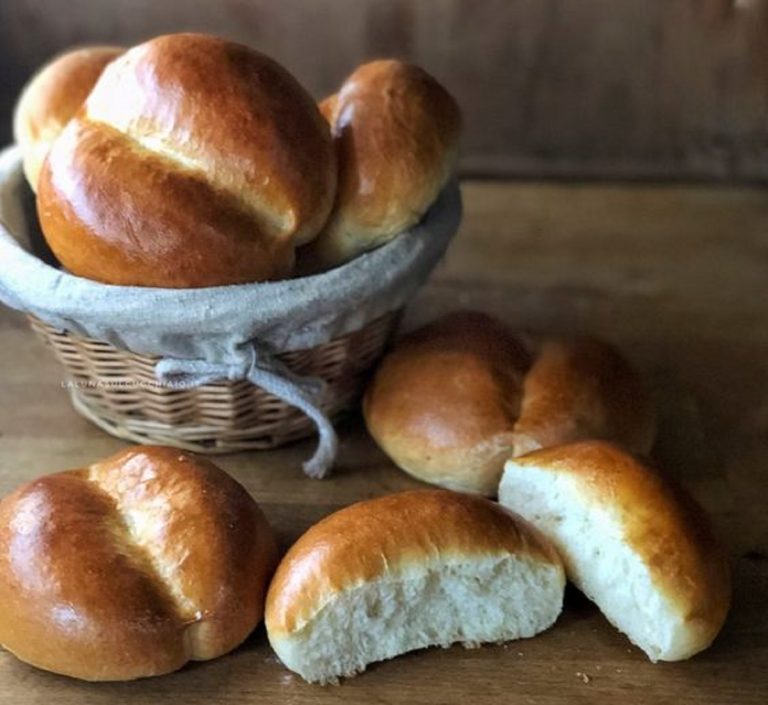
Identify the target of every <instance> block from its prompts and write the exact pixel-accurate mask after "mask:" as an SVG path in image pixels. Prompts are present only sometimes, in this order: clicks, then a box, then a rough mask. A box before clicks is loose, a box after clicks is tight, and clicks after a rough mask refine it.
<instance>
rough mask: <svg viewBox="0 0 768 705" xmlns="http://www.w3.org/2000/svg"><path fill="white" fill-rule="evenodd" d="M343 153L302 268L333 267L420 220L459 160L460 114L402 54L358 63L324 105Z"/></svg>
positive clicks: (446, 95)
mask: <svg viewBox="0 0 768 705" xmlns="http://www.w3.org/2000/svg"><path fill="white" fill-rule="evenodd" d="M321 110H322V112H323V114H324V115H325V116H326V118H327V119H328V121H329V123H330V125H331V130H332V132H333V136H334V141H335V143H336V150H337V153H338V160H339V186H338V191H337V195H336V204H335V206H334V208H333V212H332V214H331V217H330V219H329V220H328V223H327V224H326V226H325V227H324V229H323V231H322V233H321V234H320V235H319V237H318V238H317V239H316V240H315V241H314V242H312V243H311V244H310V245H308V246H307V247H306V248H303V249H302V250H301V251H300V261H299V267H300V270H301V271H306V272H312V271H320V270H323V269H329V268H331V267H335V266H337V265H339V264H342V263H344V262H347V261H348V260H350V259H352V258H354V257H356V256H357V255H359V254H361V253H363V252H366V251H367V250H371V249H373V248H375V247H378V246H379V245H382V244H384V243H385V242H388V241H389V240H391V239H392V238H393V237H394V236H395V235H398V234H399V233H401V232H403V231H404V230H406V229H408V228H409V227H411V226H412V225H415V224H416V223H417V222H418V221H419V220H421V218H422V216H423V215H424V214H425V213H426V211H427V210H428V209H429V206H430V205H432V203H433V202H434V201H435V199H436V198H437V196H438V194H439V193H440V190H441V189H442V188H443V186H445V184H446V182H447V181H448V178H449V177H450V175H451V173H452V170H453V168H454V164H455V161H456V154H457V150H458V140H459V132H460V130H461V114H460V112H459V108H458V106H457V105H456V102H455V101H454V99H453V98H452V97H451V95H450V94H449V93H448V92H447V91H446V90H445V89H444V88H443V87H442V86H441V85H440V84H439V83H438V82H437V81H436V80H435V79H434V78H432V77H431V76H430V75H429V74H427V73H426V72H425V71H423V70H422V69H420V68H418V67H416V66H411V65H409V64H405V63H403V62H401V61H393V60H380V61H373V62H371V63H368V64H364V65H363V66H360V67H359V68H358V69H357V70H356V71H355V72H354V73H353V74H352V75H351V76H350V77H349V78H348V79H347V80H346V81H345V82H344V84H343V85H342V87H341V89H340V90H339V92H338V94H336V95H333V96H331V97H330V98H328V99H326V100H325V101H324V102H323V103H322V104H321Z"/></svg>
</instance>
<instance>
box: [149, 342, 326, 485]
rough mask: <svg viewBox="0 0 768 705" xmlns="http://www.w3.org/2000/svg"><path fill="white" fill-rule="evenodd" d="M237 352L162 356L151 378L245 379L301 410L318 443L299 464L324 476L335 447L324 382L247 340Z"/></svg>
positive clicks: (180, 382)
mask: <svg viewBox="0 0 768 705" xmlns="http://www.w3.org/2000/svg"><path fill="white" fill-rule="evenodd" d="M237 352H238V355H237V357H236V358H234V359H232V360H231V361H228V362H210V361H208V360H183V359H177V358H171V357H166V358H163V359H162V360H160V361H159V362H158V363H157V364H156V365H155V377H157V380H158V381H159V382H160V383H161V384H164V385H166V386H169V387H175V388H177V389H180V388H181V389H184V388H190V387H199V386H201V385H203V384H209V383H210V382H216V381H219V380H222V379H226V380H230V381H233V382H235V381H239V380H243V379H247V380H248V381H249V382H251V384H254V385H256V386H257V387H261V388H262V389H263V390H264V391H266V392H268V393H269V394H273V395H274V396H276V397H278V398H279V399H281V400H282V401H284V402H285V403H286V404H290V405H291V406H294V407H296V408H297V409H299V410H301V411H303V412H304V413H305V414H306V415H307V416H308V417H309V418H310V419H311V420H312V421H313V422H314V423H315V425H316V426H317V432H318V436H319V442H318V444H317V449H316V450H315V453H314V455H313V456H312V457H311V458H310V459H309V460H307V461H305V462H304V463H303V464H302V467H303V468H304V472H305V473H306V474H307V475H308V476H309V477H312V478H315V479H318V480H319V479H322V478H324V477H326V476H327V475H328V473H329V472H330V469H331V468H332V467H333V463H334V461H335V459H336V452H337V449H338V438H337V436H336V431H335V430H334V428H333V425H332V424H331V421H330V419H329V418H328V416H327V415H326V414H325V412H324V411H323V410H322V407H321V404H322V401H323V398H324V396H325V392H326V388H327V386H328V385H327V384H326V383H325V381H324V380H322V379H320V378H318V377H303V376H301V375H297V374H295V373H294V372H292V371H291V370H290V369H288V367H286V366H285V365H284V364H283V363H282V362H280V361H279V360H278V359H277V358H276V357H275V356H274V355H273V354H272V353H271V352H270V351H268V350H265V349H263V348H261V347H260V346H259V345H258V344H257V343H250V344H248V345H247V346H245V347H244V348H241V349H239V350H238V351H237Z"/></svg>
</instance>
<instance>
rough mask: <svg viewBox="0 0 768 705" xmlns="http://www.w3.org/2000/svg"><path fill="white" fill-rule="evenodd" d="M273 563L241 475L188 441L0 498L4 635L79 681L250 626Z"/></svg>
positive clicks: (233, 642)
mask: <svg viewBox="0 0 768 705" xmlns="http://www.w3.org/2000/svg"><path fill="white" fill-rule="evenodd" d="M276 562H277V549H276V546H275V541H274V538H273V536H272V531H271V529H270V527H269V525H268V524H267V521H266V519H265V518H264V515H263V514H262V513H261V510H260V509H259V508H258V506H257V505H256V503H255V502H254V501H253V500H252V499H251V497H250V496H249V495H248V493H247V492H246V491H245V490H244V489H243V487H242V486H241V485H239V484H238V483H237V482H235V481H234V480H233V479H232V478H231V477H229V476H228V475H227V474H226V473H224V472H223V471H221V470H219V469H218V468H217V467H216V466H215V465H213V464H212V463H210V462H208V461H207V460H203V459H202V458H198V457H196V456H194V455H191V454H189V453H185V452H183V451H179V450H176V449H173V448H164V447H156V446H155V447H152V446H149V447H142V446H137V447H134V448H131V449H129V450H126V451H123V452H121V453H118V454H117V455H115V456H113V457H111V458H108V459H106V460H104V461H102V462H99V463H95V464H94V465H91V466H90V467H88V468H85V469H81V470H70V471H67V472H61V473H58V474H55V475H47V476H45V477H41V478H39V479H37V480H34V481H32V482H30V483H28V484H26V485H24V486H22V487H20V488H19V489H18V490H16V491H15V492H14V493H13V494H11V495H10V496H8V497H6V498H5V499H4V500H3V501H2V502H0V604H2V606H3V609H2V610H0V643H2V645H3V646H4V647H5V648H7V649H8V650H9V651H11V652H13V653H14V654H15V655H16V656H17V657H18V658H20V659H21V660H22V661H26V662H28V663H31V664H32V665H34V666H38V667H39V668H44V669H46V670H49V671H54V672H56V673H62V674H65V675H68V676H73V677H75V678H83V679H86V680H94V681H99V680H101V681H103V680H129V679H134V678H143V677H147V676H155V675H160V674H163V673H168V672H170V671H174V670H176V669H178V668H181V666H183V665H184V664H185V663H186V662H187V661H189V660H206V659H212V658H215V657H217V656H220V655H222V654H225V653H227V652H228V651H230V650H232V649H234V648H235V647H236V646H238V645H239V644H240V643H241V642H242V641H243V640H244V639H245V638H246V637H247V636H248V634H250V632H251V631H252V630H253V628H254V627H255V626H256V624H257V623H258V622H259V621H260V620H261V618H262V615H263V606H264V596H265V593H266V587H267V582H268V580H269V578H270V576H271V574H272V571H273V569H274V567H275V565H276Z"/></svg>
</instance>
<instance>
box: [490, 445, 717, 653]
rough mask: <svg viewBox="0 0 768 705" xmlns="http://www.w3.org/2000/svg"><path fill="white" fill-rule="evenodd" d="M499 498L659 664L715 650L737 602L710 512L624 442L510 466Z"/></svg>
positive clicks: (556, 451)
mask: <svg viewBox="0 0 768 705" xmlns="http://www.w3.org/2000/svg"><path fill="white" fill-rule="evenodd" d="M499 501H500V502H501V503H502V504H503V505H505V506H506V507H509V508H510V509H512V510H513V511H515V512H518V513H519V514H521V515H522V516H523V517H524V518H526V519H527V520H528V521H530V522H531V523H533V524H534V525H535V526H536V527H537V528H538V529H540V530H541V531H542V533H544V534H545V535H546V536H547V537H548V538H549V539H550V540H551V541H552V542H553V544H554V545H555V547H556V548H557V550H558V552H559V553H560V555H561V556H562V558H563V561H564V563H565V566H566V573H567V575H568V577H569V579H570V580H571V581H572V582H573V583H574V584H575V585H576V586H577V587H578V588H579V589H580V590H581V591H582V592H584V594H585V595H586V596H587V597H588V598H589V599H591V600H592V601H593V602H595V603H596V604H597V606H598V607H599V608H600V610H601V611H602V612H603V614H604V615H605V616H606V617H607V618H608V620H609V621H610V622H611V623H612V624H614V625H615V626H616V627H617V628H618V629H620V630H621V631H622V632H624V633H625V634H626V635H627V636H628V637H629V639H630V640H631V641H632V642H633V643H635V644H636V645H637V646H639V647H640V648H641V649H642V650H643V651H644V652H645V653H646V654H647V655H648V658H650V659H651V661H678V660H682V659H686V658H689V657H690V656H693V655H694V654H695V653H697V652H699V651H701V650H703V649H705V648H707V647H708V646H709V645H710V644H711V643H712V641H713V640H714V638H715V636H717V634H718V632H719V631H720V628H721V627H722V625H723V622H724V621H725V617H726V613H727V611H728V607H729V603H730V580H729V571H728V564H727V561H726V559H725V557H724V555H723V553H722V551H721V550H720V548H719V546H718V545H717V543H716V542H715V540H714V538H713V536H712V533H711V531H710V529H709V526H708V522H707V520H706V517H705V516H704V513H703V511H702V510H701V509H700V508H699V507H698V506H697V505H696V504H695V502H693V500H692V499H690V498H689V497H688V496H687V495H685V494H684V493H683V492H682V491H681V490H680V489H678V488H677V487H675V486H673V485H672V484H670V483H669V482H668V481H667V480H665V479H663V478H662V477H661V476H660V475H659V474H658V473H656V472H655V471H654V470H652V469H651V468H649V467H647V466H645V465H644V464H643V463H642V462H640V461H639V460H637V459H636V458H635V457H633V456H631V455H629V454H627V453H626V452H624V451H622V450H620V449H619V448H617V447H616V446H613V445H611V444H609V443H605V442H600V441H586V442H580V443H573V444H569V445H563V446H558V447H555V448H549V449H546V450H540V451H536V452H534V453H530V454H528V455H525V456H522V457H520V458H514V459H512V460H509V461H508V462H507V463H506V467H505V470H504V475H503V478H502V481H501V485H500V487H499Z"/></svg>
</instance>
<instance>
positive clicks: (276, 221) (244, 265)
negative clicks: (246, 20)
mask: <svg viewBox="0 0 768 705" xmlns="http://www.w3.org/2000/svg"><path fill="white" fill-rule="evenodd" d="M335 184H336V164H335V155H334V152H333V146H332V143H331V137H330V131H329V128H328V125H327V124H326V122H325V120H324V119H323V117H322V115H321V114H320V112H319V110H318V109H317V107H316V105H315V104H314V102H313V100H312V99H311V97H310V96H309V95H308V94H307V93H306V91H305V90H304V89H303V88H302V87H301V86H300V85H299V84H298V83H297V82H296V80H295V79H294V78H293V77H292V76H291V75H290V74H289V73H288V72H287V71H286V70H285V69H283V68H282V67H281V66H280V65H279V64H277V63H276V62H274V61H272V60H271V59H269V58H268V57H266V56H264V55H263V54H260V53H259V52H256V51H254V50H252V49H249V48H248V47H245V46H242V45H240V44H235V43H233V42H229V41H225V40H223V39H218V38H215V37H210V36H206V35H201V34H173V35H166V36H162V37H158V38H156V39H153V40H151V41H149V42H146V43H145V44H141V45H139V46H137V47H134V48H133V49H131V50H129V51H127V52H126V53H125V54H123V55H122V56H121V57H120V58H119V59H117V60H116V61H114V62H112V63H111V64H110V65H109V66H108V68H107V69H106V70H105V71H104V73H103V74H102V76H101V78H100V79H99V80H98V82H97V83H96V86H95V87H94V89H93V91H92V92H91V94H90V95H89V97H88V100H87V101H86V103H85V105H84V106H83V109H82V110H81V111H80V112H79V113H78V115H77V116H76V117H75V118H74V119H73V120H72V121H71V122H70V123H69V124H68V126H67V127H66V128H65V129H64V131H63V132H62V134H61V135H60V137H59V138H58V139H57V140H56V142H55V143H54V145H53V147H52V148H51V151H50V153H49V156H48V159H47V160H46V162H45V164H44V166H43V169H42V172H41V175H40V181H39V198H38V213H39V216H40V222H41V225H42V228H43V232H44V234H45V236H46V239H47V240H48V242H49V244H50V245H51V248H52V249H53V251H54V253H55V254H56V256H57V257H58V258H59V260H60V261H61V262H62V264H63V265H64V266H65V267H66V268H67V269H69V270H70V271H72V272H73V273H75V274H78V275H80V276H84V277H87V278H90V279H94V280H96V281H102V282H105V283H111V284H123V285H136V286H157V287H177V288H182V287H204V286H216V285H223V284H238V283H244V282H251V281H263V280H267V279H277V278H281V277H285V276H287V275H288V274H289V273H290V271H291V268H292V265H293V258H294V248H295V246H296V245H297V244H300V243H303V242H307V241H308V240H310V239H312V238H313V237H315V236H316V235H317V233H318V231H319V230H320V228H321V227H322V225H323V223H324V222H325V221H326V219H327V217H328V213H329V212H330V209H331V206H332V204H333V197H334V192H335Z"/></svg>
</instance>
